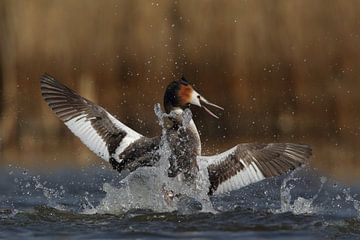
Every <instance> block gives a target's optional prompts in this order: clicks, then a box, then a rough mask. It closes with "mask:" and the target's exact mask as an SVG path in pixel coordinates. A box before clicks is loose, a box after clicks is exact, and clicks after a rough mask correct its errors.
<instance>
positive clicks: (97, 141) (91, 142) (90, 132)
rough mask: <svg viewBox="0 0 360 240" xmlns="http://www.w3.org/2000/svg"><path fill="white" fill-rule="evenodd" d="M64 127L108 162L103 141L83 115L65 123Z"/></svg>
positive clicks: (107, 153) (106, 150) (107, 154)
mask: <svg viewBox="0 0 360 240" xmlns="http://www.w3.org/2000/svg"><path fill="white" fill-rule="evenodd" d="M65 125H66V126H67V127H68V128H69V129H70V130H71V132H73V133H74V134H75V136H77V137H78V138H80V140H81V141H82V142H83V143H84V144H85V145H86V146H87V147H88V148H89V149H90V150H91V151H93V152H94V153H95V154H96V155H97V156H99V157H101V158H102V159H104V160H106V161H108V160H109V152H108V149H107V147H106V143H105V141H104V140H103V139H102V138H101V137H100V136H99V134H98V133H97V132H96V130H95V129H94V128H93V126H92V125H91V122H90V121H89V120H87V119H86V117H85V115H80V116H77V117H75V118H73V119H71V120H69V121H66V122H65Z"/></svg>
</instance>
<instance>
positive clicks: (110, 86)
mask: <svg viewBox="0 0 360 240" xmlns="http://www.w3.org/2000/svg"><path fill="white" fill-rule="evenodd" d="M325 6H326V7H325ZM359 34H360V1H357V0H347V1H342V0H338V1H335V0H318V1H313V0H301V1H300V0H299V1H287V0H277V1H262V0H252V1H247V0H233V1H231V0H223V1H210V0H199V1H191V0H182V1H167V0H166V1H165V0H164V1H155V0H154V1H147V0H122V1H118V0H105V1H97V0H82V1H80V0H79V1H73V0H58V1H55V0H53V1H49V0H36V1H35V0H1V1H0V100H1V101H0V163H1V164H3V166H4V165H9V164H11V165H20V166H25V167H34V168H43V169H51V168H60V167H78V166H84V165H88V164H101V162H102V161H100V160H99V159H97V157H96V156H94V155H93V154H92V153H91V152H90V151H89V150H87V149H86V148H85V147H84V146H83V145H82V144H81V143H80V141H79V140H78V139H77V138H76V137H73V135H72V134H71V132H70V131H68V130H67V129H66V127H65V126H64V125H63V124H62V122H60V120H59V119H58V118H57V117H55V115H54V114H53V113H52V112H51V111H50V109H49V108H48V106H47V105H46V104H45V103H44V101H43V100H42V98H41V95H40V90H39V76H40V75H41V74H43V73H44V72H47V73H49V74H51V75H53V76H55V77H56V78H57V79H58V80H60V81H61V82H63V83H65V84H66V85H68V86H69V87H71V88H73V89H75V90H76V91H78V92H79V93H80V94H81V95H83V96H85V97H87V98H89V99H91V100H92V101H94V102H96V103H98V104H99V105H101V106H103V107H104V108H106V109H107V110H108V111H109V112H111V113H113V114H115V115H116V116H118V118H119V119H120V120H121V121H122V122H124V123H125V124H127V125H128V126H130V127H131V128H133V129H135V130H137V131H138V132H140V133H142V134H144V135H147V136H154V135H157V134H159V133H160V128H159V126H158V123H157V122H156V117H155V115H154V112H153V106H154V104H155V103H158V102H160V103H162V98H163V93H164V88H165V87H166V86H167V84H168V83H169V82H170V81H172V80H175V79H178V78H179V77H181V76H182V75H185V76H186V78H187V79H189V80H190V81H191V82H192V83H193V84H194V85H195V88H196V89H197V90H198V91H199V92H200V93H202V94H203V95H204V96H205V97H206V98H208V99H209V100H211V101H213V102H215V103H217V104H219V105H221V106H223V107H224V108H225V111H224V112H223V113H221V118H220V119H219V120H217V119H214V118H211V117H210V116H209V115H207V113H205V112H203V111H202V110H201V109H196V108H192V110H193V113H194V119H195V122H196V123H197V125H198V128H199V131H200V132H201V137H202V141H203V145H204V146H203V147H204V153H205V154H214V153H217V152H220V151H224V150H226V149H228V148H230V147H232V146H233V145H235V144H237V143H240V142H301V143H307V144H310V145H312V146H313V149H314V157H313V159H312V162H311V165H312V166H313V167H315V168H317V169H319V171H323V172H326V173H327V174H330V175H331V176H333V177H336V178H338V179H342V180H345V181H358V180H359V179H360V162H359V160H358V159H359V158H358V155H359V153H360V136H359V134H360V122H359V120H360V108H359V103H360V94H359V93H358V90H359V89H360V81H359V80H360V79H359V78H360V77H359V76H360V68H359V64H360V47H359V43H360V35H359Z"/></svg>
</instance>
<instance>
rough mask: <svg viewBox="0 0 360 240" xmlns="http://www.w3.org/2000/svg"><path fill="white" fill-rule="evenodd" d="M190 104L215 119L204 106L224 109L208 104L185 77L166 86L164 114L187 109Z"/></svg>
mask: <svg viewBox="0 0 360 240" xmlns="http://www.w3.org/2000/svg"><path fill="white" fill-rule="evenodd" d="M190 104H193V105H196V106H198V107H201V108H203V109H204V110H205V111H206V112H208V113H209V114H210V115H211V116H213V117H215V118H219V117H218V116H216V115H215V114H214V113H213V112H211V111H210V110H209V109H208V108H207V107H206V106H212V107H215V108H218V109H221V110H224V108H222V107H220V106H218V105H216V104H214V103H211V102H209V101H208V100H206V99H205V98H204V97H203V96H201V95H200V94H199V93H198V92H196V91H195V90H194V88H193V87H192V86H191V85H190V83H189V81H188V80H187V79H185V77H181V79H180V80H178V81H173V82H171V83H170V84H169V85H168V86H167V88H166V91H165V95H164V107H165V111H166V113H170V112H171V111H172V110H176V109H185V108H188V107H189V106H190Z"/></svg>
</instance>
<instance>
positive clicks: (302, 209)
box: [274, 170, 327, 215]
mask: <svg viewBox="0 0 360 240" xmlns="http://www.w3.org/2000/svg"><path fill="white" fill-rule="evenodd" d="M297 171H299V170H295V171H293V172H291V173H290V174H289V175H288V176H287V177H286V178H285V179H284V180H283V182H282V184H281V187H280V201H281V202H280V209H276V210H275V211H274V212H275V213H285V212H291V213H293V214H295V215H299V214H314V213H317V212H319V211H320V207H319V206H315V205H314V201H315V200H316V199H317V198H318V196H319V193H320V192H321V190H322V189H323V187H324V184H325V183H326V181H327V178H326V177H320V187H319V188H318V190H317V192H316V193H315V194H314V195H313V196H312V197H309V198H304V197H297V198H296V199H295V200H294V201H293V202H292V201H291V200H292V195H291V190H292V189H294V188H295V186H296V185H295V183H294V181H297V180H299V178H295V177H294V175H295V174H296V173H297Z"/></svg>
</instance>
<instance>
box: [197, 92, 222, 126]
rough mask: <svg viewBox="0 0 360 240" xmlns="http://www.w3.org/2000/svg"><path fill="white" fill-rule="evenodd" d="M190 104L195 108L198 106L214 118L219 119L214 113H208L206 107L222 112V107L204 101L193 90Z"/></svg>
mask: <svg viewBox="0 0 360 240" xmlns="http://www.w3.org/2000/svg"><path fill="white" fill-rule="evenodd" d="M190 103H191V104H194V105H196V106H199V107H201V108H203V109H204V110H205V111H206V112H207V113H209V114H210V115H211V116H213V117H214V118H217V119H218V118H219V117H218V116H217V115H216V114H215V113H213V112H212V111H210V110H209V109H208V108H207V107H206V106H211V107H215V108H218V109H220V110H224V108H223V107H220V106H218V105H216V104H214V103H211V102H209V101H208V100H206V99H205V98H204V97H203V96H201V95H200V94H199V93H198V92H196V91H195V90H193V93H192V97H191V101H190Z"/></svg>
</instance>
